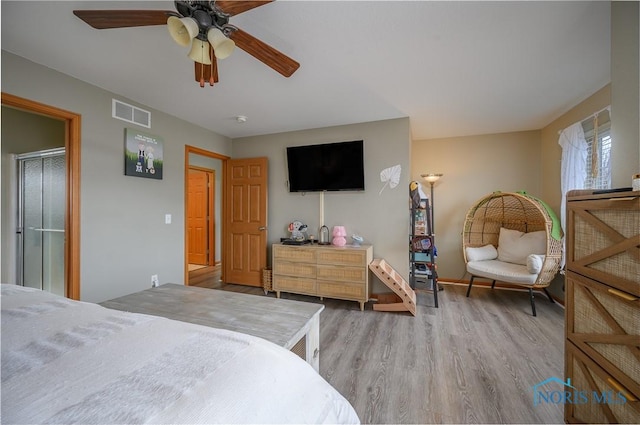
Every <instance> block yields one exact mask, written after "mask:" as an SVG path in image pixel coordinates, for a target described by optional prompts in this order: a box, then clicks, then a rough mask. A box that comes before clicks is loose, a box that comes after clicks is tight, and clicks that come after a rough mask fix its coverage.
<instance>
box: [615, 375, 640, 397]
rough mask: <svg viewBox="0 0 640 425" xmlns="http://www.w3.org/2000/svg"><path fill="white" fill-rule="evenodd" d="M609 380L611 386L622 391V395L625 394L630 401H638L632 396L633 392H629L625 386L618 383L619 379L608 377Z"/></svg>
mask: <svg viewBox="0 0 640 425" xmlns="http://www.w3.org/2000/svg"><path fill="white" fill-rule="evenodd" d="M607 382H608V383H609V384H611V386H612V387H613V388H614V389H615V390H616V391H618V392H619V393H622V395H624V397H625V398H626V399H627V400H628V401H638V400H637V399H636V398H635V397H634V396H632V395H631V394H629V391H628V390H627V389H626V388H624V387H623V386H622V385H620V384H619V383H618V381H616V380H615V379H613V378H607Z"/></svg>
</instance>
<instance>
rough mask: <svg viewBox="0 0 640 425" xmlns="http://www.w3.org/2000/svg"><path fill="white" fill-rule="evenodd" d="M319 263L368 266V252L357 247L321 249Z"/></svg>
mask: <svg viewBox="0 0 640 425" xmlns="http://www.w3.org/2000/svg"><path fill="white" fill-rule="evenodd" d="M318 264H331V265H336V266H358V267H367V265H368V263H367V252H366V251H364V250H356V249H349V248H345V249H336V248H334V249H320V250H318Z"/></svg>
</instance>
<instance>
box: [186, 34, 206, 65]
mask: <svg viewBox="0 0 640 425" xmlns="http://www.w3.org/2000/svg"><path fill="white" fill-rule="evenodd" d="M209 50H210V46H209V43H208V42H206V41H203V40H200V39H199V38H194V39H193V43H192V44H191V51H190V52H189V58H191V59H192V60H193V61H195V62H198V63H201V64H203V65H211V56H210V55H209Z"/></svg>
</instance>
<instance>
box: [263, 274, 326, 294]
mask: <svg viewBox="0 0 640 425" xmlns="http://www.w3.org/2000/svg"><path fill="white" fill-rule="evenodd" d="M273 289H274V291H277V292H279V291H283V292H293V293H295V294H305V295H316V293H317V292H318V291H317V284H316V280H315V279H305V278H300V277H291V276H277V275H275V276H274V277H273Z"/></svg>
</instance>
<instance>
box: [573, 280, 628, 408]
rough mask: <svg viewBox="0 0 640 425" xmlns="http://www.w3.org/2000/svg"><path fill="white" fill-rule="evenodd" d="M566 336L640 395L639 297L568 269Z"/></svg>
mask: <svg viewBox="0 0 640 425" xmlns="http://www.w3.org/2000/svg"><path fill="white" fill-rule="evenodd" d="M566 329H567V338H568V339H569V340H570V341H571V342H573V343H574V344H575V345H576V346H577V347H578V348H580V349H581V350H582V351H584V352H585V353H586V354H587V355H589V356H590V357H591V358H593V359H594V360H595V361H596V362H597V363H598V364H599V365H600V366H602V367H603V368H605V369H606V370H608V371H609V373H610V374H612V376H614V377H615V379H617V380H618V381H619V382H621V383H622V384H623V385H624V386H625V387H627V388H628V389H629V390H630V391H632V392H633V393H634V394H635V395H636V396H637V397H640V300H638V299H637V298H635V297H633V296H632V295H631V294H628V293H624V292H621V291H619V290H617V289H615V288H611V287H609V286H607V285H603V284H601V283H599V282H595V281H593V280H591V279H589V278H586V277H584V276H581V275H578V274H576V273H573V272H571V271H568V272H567V323H566Z"/></svg>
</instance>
